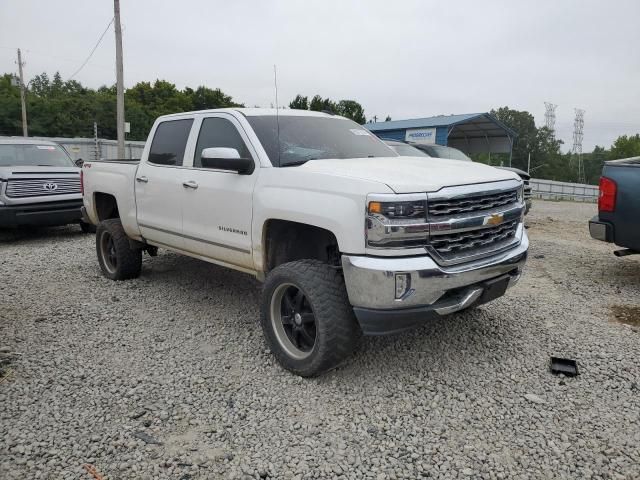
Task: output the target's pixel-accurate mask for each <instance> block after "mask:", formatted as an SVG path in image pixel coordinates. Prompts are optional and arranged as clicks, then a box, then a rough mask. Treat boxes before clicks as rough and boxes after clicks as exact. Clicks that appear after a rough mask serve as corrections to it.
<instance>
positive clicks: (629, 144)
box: [610, 133, 640, 160]
mask: <svg viewBox="0 0 640 480" xmlns="http://www.w3.org/2000/svg"><path fill="white" fill-rule="evenodd" d="M610 157H611V159H612V160H617V159H620V158H629V157H640V134H638V133H636V134H635V135H630V136H627V135H622V136H620V137H618V138H616V140H615V142H613V145H612V146H611V153H610Z"/></svg>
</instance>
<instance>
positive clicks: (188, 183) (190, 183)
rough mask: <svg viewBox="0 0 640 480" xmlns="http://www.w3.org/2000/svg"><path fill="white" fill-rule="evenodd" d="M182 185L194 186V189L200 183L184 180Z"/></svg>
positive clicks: (186, 186) (185, 186)
mask: <svg viewBox="0 0 640 480" xmlns="http://www.w3.org/2000/svg"><path fill="white" fill-rule="evenodd" d="M182 186H183V187H184V188H193V189H194V190H195V189H196V188H198V184H197V183H196V182H194V181H193V180H189V181H188V182H182Z"/></svg>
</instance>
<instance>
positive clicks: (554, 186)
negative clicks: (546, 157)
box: [529, 178, 598, 202]
mask: <svg viewBox="0 0 640 480" xmlns="http://www.w3.org/2000/svg"><path fill="white" fill-rule="evenodd" d="M529 184H530V185H531V193H532V195H533V198H543V199H545V200H573V201H576V202H597V201H598V186H597V185H585V184H582V183H567V182H555V181H553V180H541V179H537V178H532V179H531V180H530V182H529Z"/></svg>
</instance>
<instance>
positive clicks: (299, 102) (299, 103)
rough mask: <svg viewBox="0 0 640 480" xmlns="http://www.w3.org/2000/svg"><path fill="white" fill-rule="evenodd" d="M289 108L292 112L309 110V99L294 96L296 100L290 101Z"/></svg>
mask: <svg viewBox="0 0 640 480" xmlns="http://www.w3.org/2000/svg"><path fill="white" fill-rule="evenodd" d="M289 108H292V109H294V110H309V99H308V97H303V96H302V95H299V94H298V95H296V98H294V99H293V100H291V103H289Z"/></svg>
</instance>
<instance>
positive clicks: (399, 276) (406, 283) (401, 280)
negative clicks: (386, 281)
mask: <svg viewBox="0 0 640 480" xmlns="http://www.w3.org/2000/svg"><path fill="white" fill-rule="evenodd" d="M410 288H411V274H409V273H396V300H400V299H401V298H402V297H404V296H405V295H406V293H407V292H408V291H409V289H410Z"/></svg>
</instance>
